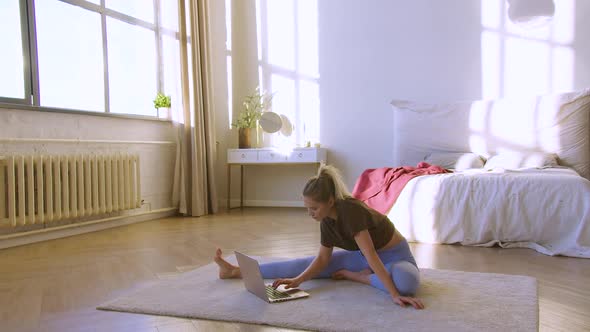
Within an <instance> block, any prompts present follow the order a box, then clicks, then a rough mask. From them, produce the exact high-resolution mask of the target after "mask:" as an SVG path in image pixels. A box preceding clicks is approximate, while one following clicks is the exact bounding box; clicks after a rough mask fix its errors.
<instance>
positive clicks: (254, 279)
mask: <svg viewBox="0 0 590 332" xmlns="http://www.w3.org/2000/svg"><path fill="white" fill-rule="evenodd" d="M234 252H235V254H236V258H237V259H238V266H239V267H240V272H242V279H243V280H244V285H245V286H246V289H247V290H248V291H249V292H250V293H252V294H254V295H256V296H258V297H259V298H261V299H262V300H264V301H266V302H268V303H275V302H283V301H289V300H295V299H300V298H304V297H308V296H309V294H308V293H306V292H304V291H302V290H300V289H296V288H290V289H285V287H284V285H281V286H279V287H278V288H277V289H274V288H273V287H272V284H268V285H265V284H264V279H263V278H262V274H261V273H260V265H258V261H257V260H255V259H254V258H252V257H248V256H246V255H244V254H242V253H240V252H237V251H234Z"/></svg>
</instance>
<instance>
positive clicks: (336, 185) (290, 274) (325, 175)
mask: <svg viewBox="0 0 590 332" xmlns="http://www.w3.org/2000/svg"><path fill="white" fill-rule="evenodd" d="M303 200H304V203H305V207H306V208H307V210H308V213H309V215H310V216H311V217H312V218H313V219H315V220H317V221H319V222H320V223H321V224H320V229H321V245H320V250H319V253H318V255H317V256H316V257H306V258H298V259H294V260H288V261H281V262H274V263H266V264H260V271H261V273H262V276H263V277H264V278H265V279H276V280H275V281H274V283H273V287H275V288H276V287H278V286H279V285H285V288H295V287H297V286H299V284H301V283H302V282H304V281H306V280H309V279H312V278H330V277H331V278H333V279H348V280H352V281H356V282H361V283H364V284H367V285H371V286H373V287H376V288H378V289H381V290H383V291H385V292H387V293H389V295H390V296H391V298H392V299H393V301H394V302H395V303H397V304H398V305H400V306H402V307H405V306H406V305H407V304H409V305H412V306H414V308H416V309H423V308H424V305H423V304H422V301H420V299H418V298H415V297H413V295H414V294H415V292H416V290H417V289H418V285H419V283H420V273H419V270H418V266H417V265H416V261H415V260H414V257H413V255H412V252H411V251H410V247H409V246H408V242H407V241H406V239H405V238H404V237H403V236H402V235H401V234H400V233H399V232H397V230H396V229H395V227H394V226H393V224H392V223H391V221H390V220H389V219H388V218H387V217H386V216H384V215H382V214H381V213H379V212H377V211H375V210H373V209H371V208H370V207H368V206H367V205H365V204H364V203H363V202H361V201H359V200H356V199H354V198H352V197H351V196H350V193H349V192H348V190H347V189H346V186H345V185H344V182H343V181H342V178H341V176H340V174H339V172H338V170H337V169H336V168H334V167H332V166H326V165H323V166H322V167H320V170H319V172H318V175H317V176H315V177H313V178H311V179H310V180H309V181H308V182H307V184H306V185H305V188H304V189H303ZM334 247H339V248H342V249H345V250H339V251H334V252H333V248H334ZM221 255H222V252H221V250H220V249H217V252H216V253H215V257H214V260H215V262H216V263H217V264H218V265H219V277H220V278H222V279H225V278H240V277H241V274H240V268H239V267H237V266H234V265H232V264H230V263H229V262H227V261H226V260H225V259H223V258H222V256H221Z"/></svg>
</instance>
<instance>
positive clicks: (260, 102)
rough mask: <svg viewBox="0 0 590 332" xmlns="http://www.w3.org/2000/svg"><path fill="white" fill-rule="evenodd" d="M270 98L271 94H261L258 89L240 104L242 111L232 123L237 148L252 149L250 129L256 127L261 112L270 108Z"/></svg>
mask: <svg viewBox="0 0 590 332" xmlns="http://www.w3.org/2000/svg"><path fill="white" fill-rule="evenodd" d="M272 97H273V95H272V94H268V93H266V92H261V91H260V88H256V92H254V93H252V94H251V95H248V96H246V97H245V99H244V102H243V103H242V106H243V109H242V110H241V111H240V113H239V114H238V118H237V120H236V121H235V122H234V123H232V127H236V128H238V147H239V148H240V149H249V148H251V147H252V142H251V141H252V140H251V138H252V133H251V132H252V129H256V128H257V127H258V121H259V120H260V118H261V117H262V114H263V112H264V111H265V110H267V109H269V108H270V106H271V104H272Z"/></svg>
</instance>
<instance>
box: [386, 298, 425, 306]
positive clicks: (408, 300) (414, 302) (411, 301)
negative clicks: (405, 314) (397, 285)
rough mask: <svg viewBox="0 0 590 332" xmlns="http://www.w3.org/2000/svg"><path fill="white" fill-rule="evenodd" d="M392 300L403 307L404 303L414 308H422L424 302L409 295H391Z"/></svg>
mask: <svg viewBox="0 0 590 332" xmlns="http://www.w3.org/2000/svg"><path fill="white" fill-rule="evenodd" d="M392 299H393V302H395V303H397V304H398V305H400V306H401V307H405V306H406V304H409V305H412V306H413V307H414V308H416V309H424V304H423V303H422V301H420V299H417V298H415V297H410V296H392Z"/></svg>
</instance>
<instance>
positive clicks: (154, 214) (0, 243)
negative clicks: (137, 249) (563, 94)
mask: <svg viewBox="0 0 590 332" xmlns="http://www.w3.org/2000/svg"><path fill="white" fill-rule="evenodd" d="M238 204H239V202H238ZM177 214H178V208H165V209H159V210H154V211H150V212H144V213H138V214H134V215H127V216H118V217H112V218H105V219H99V220H92V221H87V222H81V223H77V224H69V225H65V226H58V227H53V228H51V227H50V228H44V229H39V230H34V231H30V232H23V233H14V234H8V235H1V236H0V249H3V248H9V247H16V246H20V245H24V244H29V243H35V242H41V241H47V240H53V239H58V238H62V237H67V236H72V235H78V234H83V233H89V232H95V231H99V230H103V229H107V228H113V227H118V226H123V225H129V224H134V223H137V222H142V221H147V220H153V219H159V218H165V217H169V216H174V215H177Z"/></svg>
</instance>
